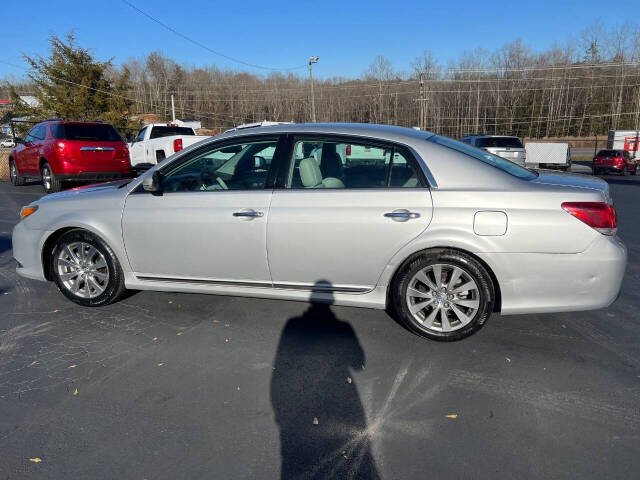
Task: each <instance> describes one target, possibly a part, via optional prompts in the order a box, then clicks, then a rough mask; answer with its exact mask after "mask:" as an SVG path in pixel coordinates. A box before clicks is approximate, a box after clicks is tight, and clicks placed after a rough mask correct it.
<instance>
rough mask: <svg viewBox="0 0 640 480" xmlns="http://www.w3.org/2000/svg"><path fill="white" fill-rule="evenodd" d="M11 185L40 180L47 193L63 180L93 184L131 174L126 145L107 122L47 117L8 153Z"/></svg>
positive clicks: (60, 186) (53, 190)
mask: <svg viewBox="0 0 640 480" xmlns="http://www.w3.org/2000/svg"><path fill="white" fill-rule="evenodd" d="M9 171H10V174H11V182H12V183H13V184H14V185H24V182H25V180H26V179H28V178H36V179H42V185H43V186H44V189H45V191H46V192H47V193H51V192H57V191H59V190H61V189H62V184H63V182H74V183H93V182H101V181H107V180H115V179H119V178H127V177H130V176H131V162H130V160H129V148H128V147H127V144H126V143H125V141H124V140H122V137H120V134H118V132H117V130H116V129H115V128H113V126H112V125H109V124H108V123H101V122H65V121H62V120H47V121H44V122H42V123H39V124H37V125H36V126H35V127H33V128H32V129H31V131H29V133H28V134H27V136H26V137H25V139H24V142H23V143H21V144H19V145H18V146H16V148H14V149H13V151H12V152H11V155H10V156H9Z"/></svg>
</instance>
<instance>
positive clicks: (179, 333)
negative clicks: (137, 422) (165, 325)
mask: <svg viewBox="0 0 640 480" xmlns="http://www.w3.org/2000/svg"><path fill="white" fill-rule="evenodd" d="M183 333H184V332H178V333H176V335H182V334H183Z"/></svg>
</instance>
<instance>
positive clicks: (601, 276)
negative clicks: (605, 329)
mask: <svg viewBox="0 0 640 480" xmlns="http://www.w3.org/2000/svg"><path fill="white" fill-rule="evenodd" d="M479 256H480V257H481V258H482V259H483V260H485V261H486V262H487V264H489V265H490V266H491V267H492V269H493V270H494V273H495V275H496V278H497V279H498V283H499V284H500V290H501V294H502V309H501V312H502V313H503V314H505V315H509V314H517V313H544V312H571V311H580V310H594V309H598V308H604V307H607V306H609V305H611V304H612V303H613V302H614V301H615V299H616V298H617V297H618V294H619V293H620V287H621V285H622V278H623V276H624V271H625V268H626V265H627V248H626V247H625V246H624V244H623V243H622V242H621V241H620V240H619V239H618V238H617V237H609V236H606V235H599V236H598V237H596V240H595V241H594V242H593V243H592V244H591V245H589V247H588V248H587V249H586V250H585V251H583V252H581V253H576V254H552V253H490V254H479Z"/></svg>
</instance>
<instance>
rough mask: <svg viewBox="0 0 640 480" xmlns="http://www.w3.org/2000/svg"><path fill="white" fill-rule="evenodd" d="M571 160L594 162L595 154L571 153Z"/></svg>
mask: <svg viewBox="0 0 640 480" xmlns="http://www.w3.org/2000/svg"><path fill="white" fill-rule="evenodd" d="M571 161H573V162H588V163H591V162H593V155H571Z"/></svg>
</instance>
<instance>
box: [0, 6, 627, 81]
mask: <svg viewBox="0 0 640 480" xmlns="http://www.w3.org/2000/svg"><path fill="white" fill-rule="evenodd" d="M130 1H131V3H133V4H134V5H136V6H138V7H139V8H140V9H142V10H145V11H147V12H148V13H150V14H152V15H153V16H155V17H156V18H158V19H159V20H161V21H163V22H164V23H166V24H169V25H171V26H172V27H174V28H175V29H176V30H179V31H181V32H182V33H184V34H185V35H187V36H189V37H191V38H193V39H195V40H197V41H199V42H201V43H203V44H205V45H207V46H208V47H210V48H211V49H213V50H217V51H220V52H223V53H225V54H227V55H229V56H233V57H236V58H239V59H242V60H244V61H246V62H249V63H255V64H260V65H265V66H270V67H275V68H287V67H293V66H298V65H304V64H306V61H307V59H308V57H309V56H310V55H319V56H320V63H319V64H318V65H317V66H316V67H314V73H315V74H316V75H317V76H319V77H332V76H346V77H356V76H359V75H360V74H361V73H362V72H363V71H364V70H365V69H366V68H367V66H368V65H369V64H370V63H371V61H372V60H373V58H374V57H375V56H376V55H377V54H382V55H384V56H386V57H388V58H389V59H390V60H391V62H392V64H393V66H394V68H395V69H396V70H401V71H409V70H410V64H411V62H412V60H413V59H414V58H415V57H417V56H418V55H420V54H421V52H422V51H423V50H424V49H430V50H432V51H433V52H434V54H435V55H436V57H437V58H438V59H439V60H440V61H441V62H442V63H444V64H446V63H447V62H448V61H449V60H451V59H453V58H457V57H459V55H460V54H461V53H462V52H464V51H465V50H473V49H475V48H478V47H482V48H485V49H488V50H494V49H496V48H498V47H500V46H502V45H503V44H504V43H506V42H509V41H512V40H514V39H516V38H517V37H521V38H522V40H523V41H524V42H525V43H526V44H527V45H530V46H531V47H533V48H534V50H544V49H546V48H548V47H550V46H552V45H553V43H554V41H555V42H559V43H564V42H565V41H566V40H567V39H568V38H570V37H574V38H577V37H578V36H579V33H580V30H582V28H584V27H585V26H587V25H589V24H591V23H592V22H594V21H596V20H599V21H601V22H602V23H603V24H604V25H605V26H613V25H620V24H622V23H624V21H625V18H620V15H619V12H620V10H619V9H615V8H608V7H607V6H606V5H605V4H603V3H602V2H601V1H591V0H582V1H580V2H566V1H560V0H557V1H553V2H551V1H547V0H537V1H535V2H533V1H531V2H530V1H512V2H507V1H494V2H491V1H488V2H478V1H477V0H458V1H456V2H451V1H439V2H428V1H400V2H394V1H390V0H389V1H381V2H380V1H367V2H363V1H346V0H342V1H340V0H322V1H320V0H317V1H313V2H307V1H298V2H280V1H274V0H266V1H264V0H263V1H258V2H254V1H246V0H243V1H235V2H228V1H225V2H211V1H206V0H199V1H191V0H181V1H176V0H171V1H170V0H130ZM26 5H28V8H27V9H26V10H25V11H23V8H24V7H25V6H26ZM53 6H55V8H52V7H53ZM16 9H18V10H20V13H18V14H15V13H16V12H15V10H16ZM11 10H12V11H13V12H14V13H13V14H12V15H10V16H8V17H6V18H5V20H9V21H5V22H4V23H3V26H2V29H1V31H0V40H2V46H3V48H2V56H1V57H0V58H1V59H2V60H4V61H6V62H11V63H15V64H19V65H24V61H23V60H22V59H21V53H23V52H24V53H27V54H29V55H33V54H41V55H46V54H47V49H48V43H47V38H48V36H49V35H50V34H51V33H55V34H58V35H65V34H66V33H67V32H69V31H70V30H71V29H75V32H76V36H77V39H78V42H79V44H80V45H82V46H83V47H88V48H91V49H92V51H93V53H94V54H95V56H96V57H97V58H99V59H107V58H109V57H114V62H115V63H120V62H123V61H124V60H126V59H127V58H130V57H141V56H143V55H145V54H147V53H149V52H151V51H153V50H160V51H162V52H163V53H164V54H165V55H167V56H169V57H171V58H173V59H174V60H176V61H177V62H178V63H184V64H187V65H195V66H203V65H210V64H216V65H217V66H219V67H221V68H232V69H236V70H245V71H246V70H248V71H253V72H254V73H268V72H267V71H264V70H258V69H252V68H248V67H245V66H243V65H239V64H236V63H233V62H231V61H229V60H226V59H224V58H221V57H218V56H216V55H213V54H212V53H210V52H208V51H206V50H204V49H202V48H199V47H197V46H195V45H192V44H190V43H188V42H187V41H185V40H184V39H182V38H179V37H177V36H175V35H174V34H173V33H171V32H169V31H166V30H164V29H163V28H162V27H161V26H160V25H157V24H156V23H154V22H152V21H151V20H149V19H147V18H145V17H143V16H142V15H140V14H139V13H137V12H136V11H135V10H133V9H132V8H131V7H129V6H127V5H126V4H125V3H123V2H122V0H108V1H102V2H93V1H91V0H84V1H78V0H62V1H60V2H51V1H50V0H47V1H42V0H32V1H30V2H27V4H23V5H22V6H15V8H13V7H12V8H11ZM296 71H297V72H299V73H305V72H306V71H305V70H304V69H300V70H296ZM23 74H24V71H22V70H19V69H16V68H13V67H10V66H7V65H3V64H0V78H2V77H4V76H7V75H13V76H16V77H20V76H21V75H23Z"/></svg>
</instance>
